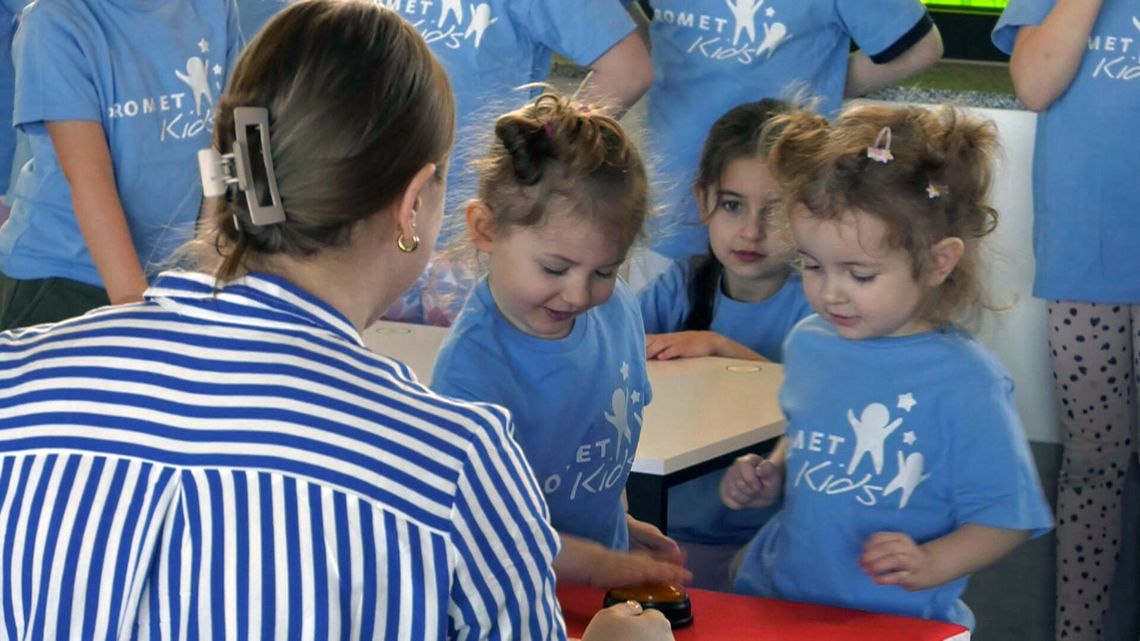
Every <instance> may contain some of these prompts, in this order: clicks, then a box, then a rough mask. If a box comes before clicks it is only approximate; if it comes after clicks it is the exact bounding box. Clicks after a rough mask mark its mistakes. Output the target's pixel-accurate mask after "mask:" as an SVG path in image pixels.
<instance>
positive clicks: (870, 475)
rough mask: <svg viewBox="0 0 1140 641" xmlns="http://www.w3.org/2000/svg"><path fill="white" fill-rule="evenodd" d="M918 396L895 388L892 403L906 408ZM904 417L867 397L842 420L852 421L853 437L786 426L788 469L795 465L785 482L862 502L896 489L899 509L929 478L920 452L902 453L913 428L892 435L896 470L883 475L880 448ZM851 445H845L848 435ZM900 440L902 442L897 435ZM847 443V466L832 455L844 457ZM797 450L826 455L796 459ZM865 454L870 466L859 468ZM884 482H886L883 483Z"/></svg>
mask: <svg viewBox="0 0 1140 641" xmlns="http://www.w3.org/2000/svg"><path fill="white" fill-rule="evenodd" d="M917 405H918V401H917V400H916V399H915V398H914V394H912V393H910V392H907V393H905V394H899V395H898V398H897V402H896V407H898V408H899V409H901V410H903V411H905V412H907V413H910V412H911V411H912V410H913V409H914V408H915V407H916V406H917ZM903 422H904V419H903V418H901V417H900V418H895V419H894V420H892V419H891V412H890V410H889V409H888V408H887V406H886V405H884V404H882V403H870V404H868V405H867V406H865V407H864V408H863V411H862V412H861V413H860V414H859V417H858V418H856V416H855V412H854V411H853V410H850V409H848V410H847V423H848V425H850V427H851V431H852V435H853V437H854V438H853V439H852V438H851V437H848V436H841V435H839V434H833V433H830V432H820V431H805V430H790V431H789V433H788V435H789V436H790V437H791V439H792V447H791V451H790V453H789V454H788V461H789V465H788V469H789V471H793V470H794V476H790V477H789V479H790V481H789V483H790V485H791V486H792V487H797V488H803V489H804V490H807V491H810V492H816V493H819V494H827V495H839V494H850V495H851V496H853V498H854V499H855V500H856V501H857V502H859V503H860V504H862V505H866V506H873V505H877V504H878V503H879V501H880V499H882V498H884V497H887V496H890V495H892V494H895V493H898V494H899V504H898V509H900V510H901V509H903V508H905V507H906V506H907V504H908V503H910V499H911V496H913V494H914V491H915V489H916V488H918V486H919V485H921V484H922V483H923V482H925V481H926V480H927V479H929V478H930V475H929V474H925V473H924V467H925V464H926V461H925V458H924V457H923V454H922V453H921V452H913V451H912V452H909V453H904V452H903V449H904V448H913V447H914V446H915V444H916V443H917V442H918V434H917V433H916V432H915V431H914V430H907V431H905V432H903V433H902V438H901V439H894V440H893V442H894V443H895V447H896V448H897V449H896V450H895V456H896V458H897V462H898V470H897V472H896V473H895V475H894V477H893V478H891V479H890V480H889V481H888V480H887V479H886V478H883V477H882V476H881V475H882V474H883V467H884V462H885V460H884V459H885V458H886V457H885V455H884V453H885V451H886V450H887V448H888V444H889V442H891V441H892V439H891V436H892V435H893V434H895V432H897V431H898V429H899V428H900V427H902V425H903ZM852 440H853V441H854V442H853V444H852V445H848V443H851V441H852ZM900 440H901V441H902V443H901V444H899V443H898V441H900ZM847 448H851V449H852V453H851V457H850V459H849V460H848V463H847V465H846V469H844V467H843V464H842V463H840V462H839V461H836V460H835V459H839V460H844V459H843V458H840V457H843V456H844V452H845V451H846V450H847ZM798 452H815V453H817V454H819V455H823V456H824V457H826V460H822V461H821V460H819V459H820V457H819V456H816V457H813V459H814V460H805V461H804V462H803V463H797V462H796V461H797V460H798V459H799V458H801V455H799V454H798ZM866 457H870V459H871V467H872V468H874V471H873V472H868V471H866V470H863V471H862V473H861V474H857V473H858V472H859V471H860V465H861V463H862V462H863V459H864V458H866ZM884 482H885V485H884Z"/></svg>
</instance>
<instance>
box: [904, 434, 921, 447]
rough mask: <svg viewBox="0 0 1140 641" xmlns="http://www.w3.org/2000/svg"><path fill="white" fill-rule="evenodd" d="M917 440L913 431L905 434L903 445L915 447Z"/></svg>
mask: <svg viewBox="0 0 1140 641" xmlns="http://www.w3.org/2000/svg"><path fill="white" fill-rule="evenodd" d="M917 440H918V437H917V436H915V434H914V432H913V431H911V432H903V443H906V444H907V445H914V442H915V441H917Z"/></svg>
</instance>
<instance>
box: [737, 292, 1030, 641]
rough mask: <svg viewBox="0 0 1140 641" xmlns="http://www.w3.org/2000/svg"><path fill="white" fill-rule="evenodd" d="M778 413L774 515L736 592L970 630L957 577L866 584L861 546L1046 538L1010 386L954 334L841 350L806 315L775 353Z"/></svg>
mask: <svg viewBox="0 0 1140 641" xmlns="http://www.w3.org/2000/svg"><path fill="white" fill-rule="evenodd" d="M780 405H781V407H782V409H783V411H784V414H785V416H786V417H787V420H788V431H787V436H788V438H789V439H790V440H791V447H790V448H789V453H788V459H787V473H786V477H785V483H784V508H783V510H781V511H780V513H779V514H778V515H776V516H775V517H773V519H772V520H771V521H769V522H768V523H767V524H766V525H765V526H764V529H763V530H761V531H760V533H759V534H758V535H757V537H756V539H754V540H753V541H752V542H751V543H750V544H749V546H748V548H747V550H746V553H745V557H744V560H743V563H742V564H741V567H740V570H739V573H738V574H737V577H736V584H735V590H736V591H737V592H741V593H745V594H753V595H758V596H766V597H774V598H783V599H790V600H795V601H807V602H813V603H823V604H828V605H838V606H843V607H849V608H856V609H860V610H870V611H874V612H887V613H894V614H903V615H909V616H915V617H922V618H928V619H939V620H944V621H951V622H954V623H958V624H961V625H966V626H970V627H972V626H973V615H972V614H971V613H970V610H969V608H967V607H966V606H965V604H963V603H962V602H961V600H960V599H959V597H960V596H961V594H962V591H963V590H964V589H965V587H966V580H967V579H966V578H965V577H963V578H960V579H957V580H954V581H950V582H949V583H946V584H943V585H941V586H938V587H935V588H931V589H928V590H919V591H915V592H909V591H907V590H905V589H903V588H901V587H898V586H883V585H876V584H875V583H874V581H873V580H872V579H871V577H870V576H868V575H867V574H866V573H865V572H864V571H863V569H862V568H861V567H860V566H859V557H860V555H861V554H862V551H863V546H864V544H865V543H866V541H867V539H868V538H869V537H870V536H871V535H872V534H874V533H876V532H881V531H888V532H903V533H906V534H908V535H910V536H911V537H912V538H913V539H914V540H915V541H916V542H917V543H919V544H922V543H926V542H928V541H931V540H933V539H937V538H940V537H942V536H945V535H947V534H949V533H951V532H953V531H954V530H957V529H958V528H960V527H962V526H963V525H967V524H975V525H982V526H987V527H993V528H1002V529H1011V530H1027V531H1030V532H1031V533H1032V535H1033V536H1039V535H1041V534H1043V533H1045V532H1047V531H1048V530H1049V529H1050V528H1051V527H1052V525H1053V517H1052V514H1051V512H1050V510H1049V506H1048V505H1047V504H1046V502H1045V497H1044V494H1043V493H1042V490H1041V484H1040V481H1039V480H1038V478H1037V471H1036V468H1035V467H1034V464H1033V460H1032V458H1031V457H1030V453H1029V446H1028V443H1027V442H1026V439H1025V434H1024V432H1023V428H1022V426H1021V420H1020V418H1019V417H1018V415H1017V410H1016V407H1015V405H1014V400H1013V381H1012V380H1010V378H1009V375H1008V374H1007V373H1006V372H1005V370H1004V369H1003V368H1002V367H1001V365H1000V364H999V363H998V362H997V360H996V359H995V358H994V357H993V356H992V355H991V354H989V352H987V351H986V350H985V348H983V347H982V346H981V344H979V343H978V342H977V341H976V340H975V339H974V338H972V337H971V336H969V335H967V334H964V333H962V332H959V331H956V330H952V329H944V330H936V331H930V332H923V333H920V334H914V335H910V336H902V337H887V338H871V339H865V340H848V339H845V338H843V337H841V336H839V334H837V333H836V331H835V328H834V327H833V326H832V325H831V324H829V323H827V322H826V321H824V320H823V319H822V318H820V317H819V316H817V315H813V316H809V317H808V318H807V319H805V320H804V321H803V322H801V323H800V324H799V325H797V326H796V328H795V329H794V330H792V334H791V335H790V336H789V337H788V341H787V344H786V346H785V351H784V384H783V386H782V387H781V389H780Z"/></svg>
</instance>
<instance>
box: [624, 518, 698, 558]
mask: <svg viewBox="0 0 1140 641" xmlns="http://www.w3.org/2000/svg"><path fill="white" fill-rule="evenodd" d="M625 520H626V524H627V525H628V526H629V549H630V551H631V552H644V553H646V554H648V555H649V556H650V557H652V558H654V559H656V560H658V561H664V562H665V563H672V564H673V565H681V566H683V565H685V554H684V552H682V551H681V546H679V545H677V542H676V541H674V540H673V539H671V538H669V537H667V536H665V535H664V534H662V533H661V530H659V529H657V527H656V526H655V525H653V524H652V523H646V522H645V521H639V520H637V519H635V518H633V517H632V516H630V515H628V514H627V515H626V516H625Z"/></svg>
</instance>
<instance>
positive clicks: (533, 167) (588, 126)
mask: <svg viewBox="0 0 1140 641" xmlns="http://www.w3.org/2000/svg"><path fill="white" fill-rule="evenodd" d="M475 164H476V167H477V168H478V170H479V199H480V200H482V201H483V202H484V203H486V204H487V206H488V208H489V209H490V210H491V216H492V221H493V224H494V226H495V227H496V228H498V229H500V230H504V231H506V230H508V229H509V228H511V227H529V226H534V225H541V224H543V223H544V222H545V221H546V219H547V216H548V215H549V213H550V211H549V210H550V205H551V203H552V202H555V203H557V202H563V203H570V205H571V206H572V208H573V210H574V212H575V213H577V214H578V215H581V216H583V217H585V218H586V219H587V220H590V221H592V222H593V223H595V224H597V225H598V226H599V228H600V229H602V230H604V231H605V233H607V234H609V235H610V236H612V237H613V238H614V240H615V241H616V242H617V243H619V245H620V246H622V247H626V248H628V247H629V246H630V245H632V244H633V241H634V240H635V239H636V238H637V237H638V236H639V235H640V234H641V232H642V228H643V226H644V223H645V218H646V216H647V215H648V212H649V182H648V179H647V178H646V174H645V165H644V164H643V163H642V159H641V155H640V154H639V153H638V151H637V148H636V147H635V146H634V144H633V142H632V141H631V140H630V139H629V136H628V135H627V134H626V133H625V131H624V130H623V129H622V127H621V125H619V124H618V122H617V121H616V120H614V119H613V118H611V117H610V116H607V115H605V114H604V113H602V112H600V111H589V110H585V109H583V108H581V107H579V106H577V105H575V104H573V103H572V102H570V101H569V100H568V99H566V98H564V97H561V96H558V95H556V94H553V93H544V94H543V95H541V96H539V97H538V98H537V99H535V100H534V102H532V103H530V104H528V105H526V106H525V107H523V108H522V109H519V110H516V111H512V112H510V113H508V114H506V115H503V116H500V117H499V119H498V120H497V121H496V122H495V136H494V140H493V141H492V143H491V148H490V150H489V151H488V153H487V155H486V156H485V157H484V158H483V159H481V160H478V161H476V163H475Z"/></svg>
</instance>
